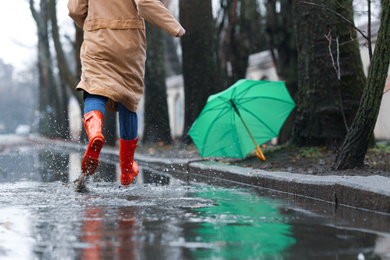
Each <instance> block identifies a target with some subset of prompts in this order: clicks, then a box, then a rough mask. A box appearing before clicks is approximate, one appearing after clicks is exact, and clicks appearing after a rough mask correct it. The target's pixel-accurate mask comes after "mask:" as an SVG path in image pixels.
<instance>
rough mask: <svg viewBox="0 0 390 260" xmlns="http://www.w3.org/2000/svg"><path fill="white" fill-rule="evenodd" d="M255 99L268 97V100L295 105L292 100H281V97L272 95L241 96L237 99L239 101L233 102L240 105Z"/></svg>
mask: <svg viewBox="0 0 390 260" xmlns="http://www.w3.org/2000/svg"><path fill="white" fill-rule="evenodd" d="M256 99H268V100H276V101H279V102H281V103H286V104H292V105H294V106H295V103H293V102H290V101H286V100H283V99H280V98H274V97H250V98H249V97H248V98H241V99H240V100H238V101H239V102H237V103H236V102H235V104H238V105H242V104H245V103H247V102H250V101H253V100H256Z"/></svg>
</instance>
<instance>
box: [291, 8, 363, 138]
mask: <svg viewBox="0 0 390 260" xmlns="http://www.w3.org/2000/svg"><path fill="white" fill-rule="evenodd" d="M325 4H326V7H327V8H329V9H331V10H333V11H335V12H337V13H339V14H342V15H343V16H344V17H345V18H346V19H348V20H349V21H353V13H352V11H351V10H352V0H342V1H338V0H327V1H325V0H316V1H312V4H311V5H308V4H306V3H299V2H297V3H296V4H294V13H295V22H296V34H297V43H298V71H299V80H298V82H299V83H298V84H299V85H298V86H299V90H298V91H299V94H298V96H299V98H298V100H297V105H298V108H297V114H296V119H295V125H294V129H293V133H292V140H291V142H292V144H295V145H297V146H331V145H333V144H334V143H335V142H336V143H341V142H342V141H343V140H344V137H345V135H346V133H347V129H348V126H349V125H350V123H351V122H352V120H353V118H354V116H355V114H356V111H357V108H358V106H359V100H360V97H361V94H362V91H363V87H364V85H365V82H366V79H365V76H364V72H363V66H362V61H361V58H360V49H359V43H358V38H357V34H356V31H355V30H354V28H353V27H352V26H350V24H348V23H346V22H345V21H344V20H343V19H341V18H340V17H339V16H337V15H335V14H334V13H332V12H329V11H328V10H323V8H321V6H323V5H325ZM329 49H331V51H329Z"/></svg>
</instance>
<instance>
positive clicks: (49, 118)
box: [30, 0, 63, 138]
mask: <svg viewBox="0 0 390 260" xmlns="http://www.w3.org/2000/svg"><path fill="white" fill-rule="evenodd" d="M30 10H31V13H32V15H33V18H34V20H35V22H36V24H37V31H38V67H39V92H40V93H39V111H40V122H39V127H38V129H39V132H40V133H41V134H42V135H44V136H47V137H50V138H57V137H60V138H62V137H63V136H62V133H61V132H60V131H58V130H59V129H60V128H61V127H62V126H63V125H62V123H63V121H62V119H61V117H60V116H61V108H60V103H61V100H59V94H58V89H59V86H57V85H56V82H55V78H54V73H53V69H52V63H51V54H50V44H49V31H48V23H49V10H48V2H47V1H46V0H41V2H40V12H39V13H38V12H37V10H36V9H35V7H34V1H33V0H30Z"/></svg>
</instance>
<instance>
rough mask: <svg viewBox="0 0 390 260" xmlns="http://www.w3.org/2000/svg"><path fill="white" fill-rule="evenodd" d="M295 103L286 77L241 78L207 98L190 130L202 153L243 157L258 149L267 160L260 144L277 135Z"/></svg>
mask: <svg viewBox="0 0 390 260" xmlns="http://www.w3.org/2000/svg"><path fill="white" fill-rule="evenodd" d="M294 107H295V103H294V101H293V100H292V98H291V96H290V94H289V93H288V91H287V89H286V86H285V84H284V82H283V81H252V80H245V79H241V80H239V81H237V82H236V83H235V84H234V85H233V86H231V87H230V88H228V89H226V90H225V91H222V92H220V93H217V94H215V95H211V96H210V97H209V98H208V100H207V104H206V106H205V107H204V108H203V110H202V112H201V114H200V115H199V117H198V118H197V119H196V121H195V122H194V124H193V125H192V127H191V129H190V131H189V133H188V134H189V135H190V136H191V138H192V140H193V141H194V143H195V145H196V147H197V148H198V149H199V152H200V155H201V156H202V157H236V158H244V157H245V156H246V155H247V154H248V153H250V152H251V151H252V150H254V149H256V154H257V156H258V157H259V158H260V159H262V160H265V157H264V155H263V154H262V152H261V150H260V147H259V145H258V144H260V145H261V144H263V143H265V142H267V141H269V140H271V139H272V138H273V137H276V136H278V134H279V131H280V128H281V127H282V125H283V123H284V121H285V120H286V118H287V117H288V115H289V114H290V112H291V111H292V109H293V108H294ZM249 130H250V131H249Z"/></svg>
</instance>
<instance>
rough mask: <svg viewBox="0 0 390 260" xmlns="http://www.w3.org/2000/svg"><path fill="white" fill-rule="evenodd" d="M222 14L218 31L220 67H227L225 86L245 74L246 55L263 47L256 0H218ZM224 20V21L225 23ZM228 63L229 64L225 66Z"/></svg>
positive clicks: (263, 39)
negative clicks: (219, 37)
mask: <svg viewBox="0 0 390 260" xmlns="http://www.w3.org/2000/svg"><path fill="white" fill-rule="evenodd" d="M221 7H222V9H223V10H222V11H223V12H222V14H223V17H222V19H221V23H220V25H219V33H220V35H221V38H222V43H221V45H222V48H221V49H222V50H223V51H222V52H220V53H219V55H221V56H222V57H221V61H222V67H223V68H224V69H225V70H230V71H229V72H228V73H225V74H226V75H228V76H229V78H230V80H229V81H228V86H230V85H232V84H234V83H235V82H236V81H237V80H239V79H243V78H245V77H246V70H247V68H248V62H249V61H248V59H249V55H251V54H252V53H255V52H258V51H259V50H260V49H261V47H263V46H262V44H263V45H264V47H265V44H264V43H265V37H261V35H262V33H261V30H262V26H261V16H260V13H259V7H258V2H257V1H256V0H221ZM225 24H226V25H225ZM228 64H229V66H228Z"/></svg>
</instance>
